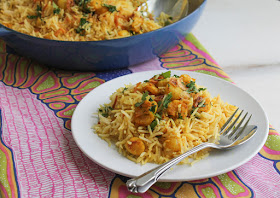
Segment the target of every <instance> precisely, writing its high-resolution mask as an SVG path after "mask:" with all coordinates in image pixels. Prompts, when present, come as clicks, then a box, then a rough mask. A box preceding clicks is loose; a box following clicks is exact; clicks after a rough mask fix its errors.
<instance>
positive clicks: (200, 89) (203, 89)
mask: <svg viewBox="0 0 280 198" xmlns="http://www.w3.org/2000/svg"><path fill="white" fill-rule="evenodd" d="M206 89H207V88H199V89H198V92H200V91H205V90H206Z"/></svg>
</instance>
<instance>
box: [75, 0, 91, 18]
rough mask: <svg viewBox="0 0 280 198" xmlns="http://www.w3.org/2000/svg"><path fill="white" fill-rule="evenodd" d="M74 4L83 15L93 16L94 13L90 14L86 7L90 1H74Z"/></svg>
mask: <svg viewBox="0 0 280 198" xmlns="http://www.w3.org/2000/svg"><path fill="white" fill-rule="evenodd" d="M74 1H75V4H76V5H78V6H79V9H80V10H81V11H82V12H83V13H84V14H89V13H92V15H94V12H92V11H91V10H90V9H89V7H88V6H87V4H88V2H90V0H74Z"/></svg>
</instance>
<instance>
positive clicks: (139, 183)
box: [126, 143, 213, 193]
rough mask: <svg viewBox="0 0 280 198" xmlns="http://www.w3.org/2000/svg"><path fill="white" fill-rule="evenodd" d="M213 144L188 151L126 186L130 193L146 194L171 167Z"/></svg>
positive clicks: (203, 144) (134, 179) (131, 180)
mask: <svg viewBox="0 0 280 198" xmlns="http://www.w3.org/2000/svg"><path fill="white" fill-rule="evenodd" d="M212 145H213V144H212V143H202V144H199V145H198V146H196V147H194V148H192V149H190V150H188V151H187V152H185V153H183V154H181V155H179V156H178V157H176V158H173V159H172V160H170V161H168V162H166V163H164V164H162V165H160V166H158V167H156V168H154V169H152V170H150V171H148V172H146V173H144V174H142V175H140V176H138V177H136V178H133V179H130V180H128V181H127V182H126V186H127V188H128V190H129V191H130V192H134V193H144V192H146V191H147V190H148V189H149V188H150V187H151V186H152V185H153V184H154V183H156V182H157V181H158V179H159V178H160V177H161V176H162V175H163V174H164V173H165V172H166V171H167V170H169V169H170V168H171V167H173V166H174V165H176V164H178V163H179V162H181V161H182V160H183V159H185V158H186V157H188V156H189V155H191V154H194V153H196V152H198V151H200V150H202V149H205V148H208V147H212Z"/></svg>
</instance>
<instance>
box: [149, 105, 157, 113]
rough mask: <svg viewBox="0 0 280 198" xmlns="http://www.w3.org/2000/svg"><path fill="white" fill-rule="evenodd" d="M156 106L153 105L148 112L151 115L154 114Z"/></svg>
mask: <svg viewBox="0 0 280 198" xmlns="http://www.w3.org/2000/svg"><path fill="white" fill-rule="evenodd" d="M156 108H157V105H153V106H152V107H151V108H150V109H149V110H150V111H151V112H153V113H155V112H156Z"/></svg>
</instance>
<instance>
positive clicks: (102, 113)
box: [98, 106, 113, 118]
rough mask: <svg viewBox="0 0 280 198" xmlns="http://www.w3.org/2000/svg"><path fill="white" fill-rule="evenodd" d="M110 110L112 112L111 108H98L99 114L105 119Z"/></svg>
mask: <svg viewBox="0 0 280 198" xmlns="http://www.w3.org/2000/svg"><path fill="white" fill-rule="evenodd" d="M111 110H113V108H112V107H111V106H104V108H100V109H99V110H98V111H99V112H100V113H101V115H102V116H103V117H106V118H107V117H108V116H109V113H110V111H111Z"/></svg>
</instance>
